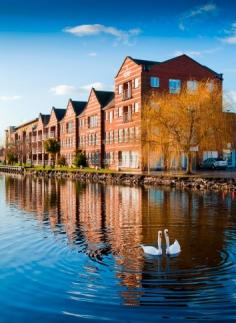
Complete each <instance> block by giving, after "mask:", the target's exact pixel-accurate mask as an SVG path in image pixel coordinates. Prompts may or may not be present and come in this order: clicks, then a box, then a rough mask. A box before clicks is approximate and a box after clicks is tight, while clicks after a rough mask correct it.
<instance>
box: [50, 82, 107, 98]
mask: <svg viewBox="0 0 236 323" xmlns="http://www.w3.org/2000/svg"><path fill="white" fill-rule="evenodd" d="M92 87H93V88H95V89H96V90H104V89H105V88H107V87H105V85H104V84H103V83H101V82H95V83H91V84H87V85H83V86H80V87H75V86H73V85H66V84H63V85H57V86H54V87H52V88H51V89H50V90H49V92H51V93H53V94H54V95H80V94H84V93H88V92H89V91H90V90H91V88H92Z"/></svg>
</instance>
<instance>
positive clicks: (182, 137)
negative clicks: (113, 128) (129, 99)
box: [142, 81, 233, 173]
mask: <svg viewBox="0 0 236 323" xmlns="http://www.w3.org/2000/svg"><path fill="white" fill-rule="evenodd" d="M209 84H211V85H212V83H209V82H208V81H206V82H199V83H198V86H197V88H196V89H195V90H192V91H190V90H188V89H187V88H186V87H185V88H183V89H182V90H181V91H180V93H177V94H170V93H158V94H152V95H151V96H149V97H148V98H147V99H146V102H145V104H144V108H143V116H142V120H143V124H142V141H143V149H144V154H143V155H144V156H146V164H149V160H148V159H149V156H150V154H149V153H150V150H151V151H152V152H153V151H156V152H159V153H160V154H162V156H163V161H164V167H165V169H167V168H168V166H169V160H170V156H171V155H173V154H175V155H177V156H179V155H180V154H181V153H184V154H185V156H186V158H187V170H186V171H187V172H188V173H190V172H191V171H192V156H193V151H196V150H197V151H200V150H201V151H203V150H219V151H220V150H222V149H224V148H226V147H227V144H228V143H232V141H233V133H232V131H233V129H232V127H233V126H232V125H233V120H232V118H233V117H232V118H231V114H229V113H226V112H224V111H225V108H226V107H224V106H223V105H224V104H223V102H222V90H221V88H220V86H219V85H217V83H216V82H215V83H214V84H213V86H211V87H210V86H209ZM145 151H146V153H145ZM144 162H145V161H144Z"/></svg>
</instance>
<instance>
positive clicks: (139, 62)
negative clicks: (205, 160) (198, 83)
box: [117, 54, 223, 80]
mask: <svg viewBox="0 0 236 323" xmlns="http://www.w3.org/2000/svg"><path fill="white" fill-rule="evenodd" d="M180 57H186V58H188V59H189V60H192V61H193V62H195V63H196V64H198V65H200V66H201V67H203V68H205V69H207V70H208V71H209V72H210V73H212V74H214V75H215V76H216V77H217V78H219V79H220V80H222V79H223V76H222V74H220V73H217V72H215V71H213V70H212V69H210V68H209V67H207V66H205V65H202V64H200V63H199V62H197V61H195V60H194V59H192V58H191V57H189V56H188V55H186V54H182V55H179V56H176V57H173V58H170V59H167V60H165V61H162V62H157V61H149V60H144V59H137V58H133V57H131V56H127V57H126V58H125V60H124V62H123V63H122V65H121V67H120V69H119V71H118V73H117V75H118V74H119V72H120V70H121V68H122V66H123V65H124V63H125V61H126V59H127V58H129V59H131V60H132V61H133V62H134V63H135V64H137V65H142V67H143V69H144V70H145V71H149V70H150V69H151V68H152V66H154V65H161V64H164V63H167V62H171V61H175V60H178V59H179V58H180Z"/></svg>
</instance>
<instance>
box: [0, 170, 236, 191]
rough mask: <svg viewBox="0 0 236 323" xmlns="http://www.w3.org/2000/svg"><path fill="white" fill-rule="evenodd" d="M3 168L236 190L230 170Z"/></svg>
mask: <svg viewBox="0 0 236 323" xmlns="http://www.w3.org/2000/svg"><path fill="white" fill-rule="evenodd" d="M0 172H6V173H12V174H21V175H29V176H35V177H46V178H62V179H67V178H68V179H75V180H79V181H90V182H95V183H96V182H97V183H107V184H121V185H130V186H137V185H141V186H169V187H176V188H186V189H191V190H214V191H231V192H236V177H233V176H232V175H231V174H229V173H227V176H225V177H224V176H223V177H222V174H221V176H220V177H217V173H214V175H209V174H206V175H203V174H197V173H196V174H193V175H186V174H167V173H166V174H163V173H156V174H151V175H148V174H140V173H128V172H127V173H124V172H112V171H110V170H95V169H89V170H87V169H73V168H72V169H70V170H68V169H57V168H55V169H37V168H36V169H34V168H24V167H20V166H0Z"/></svg>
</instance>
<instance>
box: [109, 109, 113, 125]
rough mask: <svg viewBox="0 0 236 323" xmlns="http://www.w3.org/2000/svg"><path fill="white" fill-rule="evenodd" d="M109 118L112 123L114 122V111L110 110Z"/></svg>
mask: <svg viewBox="0 0 236 323" xmlns="http://www.w3.org/2000/svg"><path fill="white" fill-rule="evenodd" d="M109 120H110V123H112V120H113V111H110V118H109Z"/></svg>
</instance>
